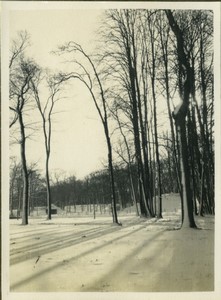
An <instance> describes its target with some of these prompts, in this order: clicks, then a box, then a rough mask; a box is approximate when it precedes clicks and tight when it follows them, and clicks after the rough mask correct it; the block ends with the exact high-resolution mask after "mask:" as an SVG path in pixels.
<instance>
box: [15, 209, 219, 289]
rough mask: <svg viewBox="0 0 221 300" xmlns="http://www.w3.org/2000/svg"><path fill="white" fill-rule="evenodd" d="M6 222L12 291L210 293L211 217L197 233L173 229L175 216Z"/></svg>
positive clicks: (202, 220) (176, 224)
mask: <svg viewBox="0 0 221 300" xmlns="http://www.w3.org/2000/svg"><path fill="white" fill-rule="evenodd" d="M119 219H120V221H121V222H122V224H123V226H116V225H113V224H112V218H111V217H110V216H104V217H102V216H101V217H97V218H96V219H95V220H94V219H93V218H91V217H90V218H89V217H81V218H80V217H79V218H76V217H75V218H70V217H69V218H68V217H66V218H64V217H63V218H59V217H54V218H53V219H52V220H50V221H46V220H44V219H39V218H38V219H36V218H32V219H30V222H29V223H30V224H29V225H28V226H21V225H20V220H10V290H11V291H12V292H84V291H85V292H86V291H87V292H88V291H97V292H110V291H113V292H116V291H118V292H120V291H121V292H157V291H162V292H167V291H178V292H181V291H212V290H213V289H214V218H213V217H204V218H202V217H197V218H196V222H197V224H198V226H199V227H201V228H202V230H193V229H182V230H173V229H174V228H178V227H179V226H180V213H179V212H170V213H169V212H166V211H165V212H164V213H163V219H161V220H156V219H155V218H153V219H142V218H139V217H136V216H135V215H133V214H130V215H120V217H119Z"/></svg>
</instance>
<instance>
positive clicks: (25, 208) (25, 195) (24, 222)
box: [18, 112, 28, 225]
mask: <svg viewBox="0 0 221 300" xmlns="http://www.w3.org/2000/svg"><path fill="white" fill-rule="evenodd" d="M18 119H19V124H20V133H21V141H20V152H21V164H22V178H23V200H22V225H27V224H28V170H27V163H26V154H25V142H26V137H25V127H24V123H23V117H22V113H21V112H18Z"/></svg>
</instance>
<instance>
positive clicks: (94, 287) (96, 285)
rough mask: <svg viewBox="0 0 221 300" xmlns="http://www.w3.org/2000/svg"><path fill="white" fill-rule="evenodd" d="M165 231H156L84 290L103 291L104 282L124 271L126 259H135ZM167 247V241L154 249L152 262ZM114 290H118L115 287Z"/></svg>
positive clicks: (141, 265)
mask: <svg viewBox="0 0 221 300" xmlns="http://www.w3.org/2000/svg"><path fill="white" fill-rule="evenodd" d="M163 232H165V231H160V232H158V233H156V234H155V235H154V236H152V237H151V238H149V239H148V240H146V241H145V242H144V243H142V244H141V245H140V246H139V247H137V248H136V249H134V250H133V251H132V252H131V253H129V254H128V255H127V256H125V257H124V258H123V259H122V260H121V261H120V262H118V264H117V266H116V267H114V268H112V269H111V270H110V272H109V273H108V274H107V275H106V276H102V279H98V280H97V281H95V282H94V283H93V284H91V285H90V286H89V287H87V288H84V289H82V291H84V292H102V291H103V289H102V284H105V283H107V282H110V281H111V279H113V278H116V277H117V275H118V273H119V272H121V271H122V266H124V265H125V264H124V262H125V261H131V259H133V258H134V256H135V255H136V256H137V255H138V254H139V253H140V252H141V251H142V250H143V248H144V247H145V248H146V247H148V246H149V245H150V243H151V242H152V241H153V240H156V239H157V237H158V236H160V235H161V234H162V233H163ZM167 247H169V244H168V243H166V245H165V246H164V248H161V247H160V246H159V247H158V249H157V250H155V251H154V257H153V258H151V263H152V262H153V260H156V259H157V257H158V254H159V253H160V252H162V251H164V250H165V248H167ZM143 264H144V262H140V263H139V264H136V270H137V269H138V270H139V269H142V267H143ZM139 265H140V268H139ZM128 276H130V275H129V274H128ZM99 286H101V287H100V288H99ZM104 287H105V286H104ZM114 291H115V292H117V291H118V290H116V289H114ZM119 292H122V290H119ZM124 292H127V291H124ZM128 292H129V291H128ZM133 292H139V290H134V291H133Z"/></svg>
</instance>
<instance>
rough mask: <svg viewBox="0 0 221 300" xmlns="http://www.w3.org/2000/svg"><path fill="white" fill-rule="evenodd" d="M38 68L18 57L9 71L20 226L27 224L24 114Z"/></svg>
mask: <svg viewBox="0 0 221 300" xmlns="http://www.w3.org/2000/svg"><path fill="white" fill-rule="evenodd" d="M37 70H38V67H37V66H36V64H35V63H34V62H33V61H32V60H30V59H26V58H24V57H18V61H17V62H16V64H15V65H14V66H13V68H11V69H10V110H11V111H13V112H14V114H15V116H16V117H15V118H14V120H16V119H17V120H18V122H19V128H20V141H19V143H20V153H21V164H22V173H23V209H22V211H23V213H22V225H26V224H28V169H27V162H26V138H27V136H26V132H25V121H24V112H25V108H26V106H27V104H28V102H29V101H30V93H31V88H30V85H31V81H32V80H34V77H35V75H36V72H37Z"/></svg>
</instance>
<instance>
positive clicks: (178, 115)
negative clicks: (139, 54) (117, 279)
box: [165, 10, 196, 228]
mask: <svg viewBox="0 0 221 300" xmlns="http://www.w3.org/2000/svg"><path fill="white" fill-rule="evenodd" d="M165 12H166V15H167V18H168V21H169V24H170V26H171V29H172V30H173V32H174V34H175V36H176V40H177V54H178V63H179V77H180V81H179V90H180V98H181V99H180V100H181V102H180V104H179V105H178V106H177V107H176V108H175V110H174V113H173V116H174V119H175V122H176V126H177V130H178V138H179V147H180V166H181V183H182V196H183V197H182V199H183V209H184V210H183V216H182V219H183V227H191V228H196V224H195V220H194V214H193V199H192V193H191V186H190V177H189V176H190V172H189V161H188V156H187V153H188V147H187V137H186V120H185V119H186V116H187V112H188V109H189V97H190V93H191V90H192V84H193V80H194V78H193V72H192V69H191V67H190V63H189V61H188V58H187V55H186V53H185V50H184V40H183V33H182V31H181V30H180V28H179V26H178V24H177V22H176V21H175V19H174V16H173V14H172V12H171V10H166V11H165ZM183 74H185V77H184V78H185V79H184V82H183V81H182V80H183V79H182V80H181V77H182V76H183Z"/></svg>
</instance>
